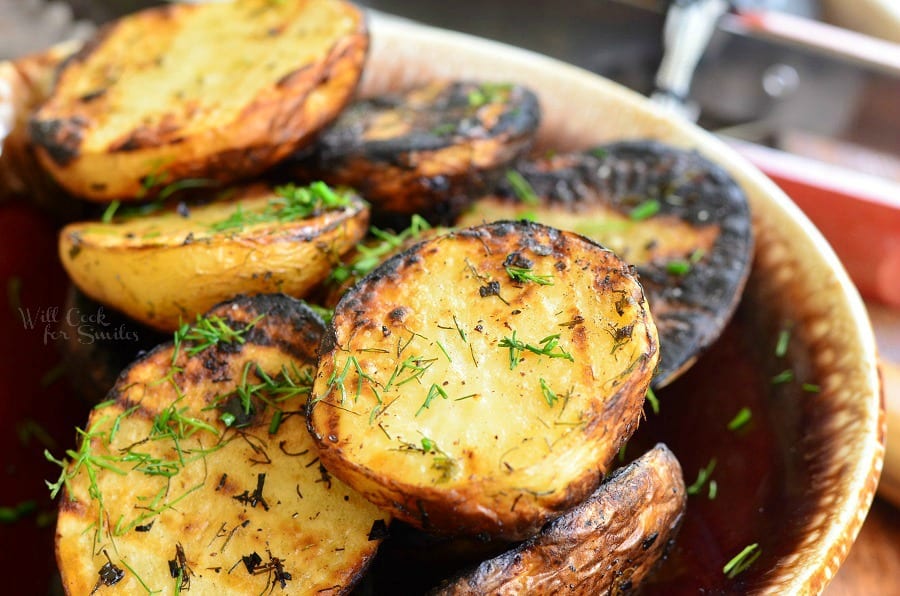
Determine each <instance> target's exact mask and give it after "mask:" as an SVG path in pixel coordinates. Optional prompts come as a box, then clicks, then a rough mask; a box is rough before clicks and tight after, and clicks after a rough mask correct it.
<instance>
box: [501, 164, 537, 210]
mask: <svg viewBox="0 0 900 596" xmlns="http://www.w3.org/2000/svg"><path fill="white" fill-rule="evenodd" d="M506 181H507V182H509V185H510V186H512V190H513V194H515V195H516V198H517V199H519V200H520V201H522V202H523V203H525V204H526V205H537V204H539V203H540V199H538V196H537V193H536V192H534V187H532V186H531V183H530V182H528V180H526V179H525V176H523V175H522V174H520V173H519V172H517V171H516V170H507V171H506Z"/></svg>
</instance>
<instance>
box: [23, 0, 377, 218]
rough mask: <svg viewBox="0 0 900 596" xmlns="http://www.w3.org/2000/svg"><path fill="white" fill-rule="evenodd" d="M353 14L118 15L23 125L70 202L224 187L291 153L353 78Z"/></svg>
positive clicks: (221, 5) (341, 99)
mask: <svg viewBox="0 0 900 596" xmlns="http://www.w3.org/2000/svg"><path fill="white" fill-rule="evenodd" d="M367 49H368V33H367V30H366V27H365V21H364V19H363V16H362V13H361V12H360V11H359V9H357V8H356V7H354V6H353V5H352V4H350V3H349V2H342V1H339V0H304V1H302V2H300V1H292V2H273V1H272V0H240V1H237V2H208V3H199V4H173V5H168V6H165V7H161V8H153V9H148V10H145V11H143V12H138V13H135V14H133V15H129V16H126V17H123V18H122V19H120V20H119V21H116V22H115V23H113V24H111V25H109V26H107V27H105V28H103V29H101V30H100V31H99V32H98V33H97V36H96V37H95V38H94V39H93V40H91V41H89V42H88V43H87V44H86V45H85V47H84V48H83V49H82V50H81V51H80V52H79V53H78V54H76V55H75V57H74V58H72V59H71V60H69V61H67V62H66V63H65V65H64V66H63V68H62V69H61V70H60V72H59V76H58V79H57V83H56V86H55V88H54V90H53V92H52V94H51V95H50V98H49V99H48V100H47V102H46V103H44V105H43V106H41V108H40V109H38V110H37V112H36V113H35V115H34V116H33V118H32V121H31V126H30V130H31V138H32V140H33V141H34V143H35V144H36V146H37V148H38V155H39V157H40V158H41V162H42V163H43V165H44V167H46V168H47V170H48V171H49V172H51V173H52V174H53V176H54V177H55V178H56V179H57V180H58V181H59V182H60V184H61V185H62V186H63V187H65V188H66V189H68V190H69V191H70V192H72V193H74V194H76V195H79V196H82V197H85V198H88V199H92V200H97V201H109V200H111V199H121V200H134V199H136V198H139V197H142V196H149V195H152V194H154V193H155V192H158V191H159V190H161V189H162V188H164V187H166V186H167V185H169V184H171V183H173V182H176V181H178V180H183V179H186V178H200V179H209V180H215V181H220V182H230V181H233V180H237V179H240V178H245V177H248V176H252V175H255V174H258V173H259V172H261V171H263V170H264V169H266V168H268V167H269V166H271V165H273V164H274V163H276V162H278V161H279V160H281V159H282V158H284V157H286V156H287V155H289V154H290V153H291V152H292V151H294V150H296V149H297V148H298V147H301V146H303V145H304V144H306V143H307V142H309V140H311V139H312V137H313V136H314V135H315V134H316V133H317V132H318V131H319V130H320V129H321V128H322V127H323V126H324V125H325V124H327V123H329V122H331V120H332V119H334V118H335V117H336V116H337V114H338V113H339V112H340V111H341V109H343V107H344V105H345V104H346V102H347V101H348V100H349V98H350V96H351V95H352V93H353V91H354V89H355V87H356V84H357V82H358V80H359V77H360V74H361V72H362V66H363V62H364V60H365V56H366V52H367Z"/></svg>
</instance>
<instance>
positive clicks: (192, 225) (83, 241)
mask: <svg viewBox="0 0 900 596" xmlns="http://www.w3.org/2000/svg"><path fill="white" fill-rule="evenodd" d="M368 221H369V220H368V207H367V206H366V204H365V203H364V202H363V201H362V200H360V199H359V198H358V197H356V196H355V195H353V194H352V193H350V192H349V191H343V190H339V191H335V190H332V189H330V188H329V187H327V186H325V185H324V184H321V183H319V184H315V183H314V184H313V185H310V186H309V187H296V186H292V185H287V186H283V187H276V188H274V189H273V188H271V187H269V186H266V185H261V184H260V185H253V186H250V187H244V188H242V189H238V190H235V191H234V192H232V193H230V194H229V195H227V196H226V198H223V199H221V200H217V201H215V202H211V203H207V204H203V205H197V206H185V205H181V206H178V207H176V206H174V205H173V206H171V207H169V208H168V209H165V210H163V211H161V212H157V213H153V214H150V215H143V216H134V217H127V216H121V217H118V218H116V219H114V220H112V221H110V222H80V223H75V224H70V225H68V226H66V227H65V228H64V229H63V230H62V232H61V233H60V240H59V253H60V258H61V260H62V263H63V266H64V267H65V269H66V272H67V273H68V274H69V276H70V277H71V278H72V281H73V282H74V283H75V284H76V285H77V286H78V287H79V288H80V289H81V290H82V291H83V292H84V293H85V294H87V295H88V296H90V297H91V298H93V299H94V300H97V301H98V302H101V303H103V304H107V305H109V306H112V307H114V308H116V309H118V310H120V311H122V312H123V313H126V314H128V315H129V316H131V317H132V318H134V319H136V320H137V321H140V322H141V323H144V324H145V325H149V326H151V327H153V328H155V329H160V330H163V331H173V330H175V329H177V328H178V327H179V325H180V324H181V322H183V321H191V320H193V318H194V317H195V316H196V315H197V314H199V313H203V312H205V311H206V310H208V309H209V308H211V307H212V306H214V305H215V304H217V303H219V302H221V301H223V300H228V299H230V298H233V297H234V296H237V295H238V294H255V293H266V292H284V293H287V294H290V295H292V296H298V297H302V296H303V295H305V294H306V292H307V291H308V290H309V289H310V288H312V287H313V286H315V285H317V284H319V283H320V282H321V281H322V280H324V279H325V278H326V277H327V276H328V273H329V271H330V270H331V267H332V263H334V262H335V261H337V260H338V258H339V257H340V255H342V254H344V253H346V252H347V251H349V250H350V249H352V248H353V247H354V246H355V245H356V243H357V242H359V240H360V239H362V238H363V237H364V236H365V233H366V230H367V229H368Z"/></svg>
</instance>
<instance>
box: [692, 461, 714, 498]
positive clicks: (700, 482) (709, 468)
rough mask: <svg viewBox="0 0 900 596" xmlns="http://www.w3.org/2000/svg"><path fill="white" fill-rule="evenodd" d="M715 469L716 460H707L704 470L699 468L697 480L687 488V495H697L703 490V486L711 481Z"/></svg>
mask: <svg viewBox="0 0 900 596" xmlns="http://www.w3.org/2000/svg"><path fill="white" fill-rule="evenodd" d="M715 469H716V458H712V459H711V460H709V463H708V464H706V467H705V468H700V471H699V472H697V479H696V480H695V481H694V483H693V484H692V485H690V486H689V487H687V494H689V495H699V494H700V491H701V490H703V487H704V485H706V483H707V482H708V481H710V480H711V477H712V473H713V470H715Z"/></svg>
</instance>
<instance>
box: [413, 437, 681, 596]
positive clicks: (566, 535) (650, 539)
mask: <svg viewBox="0 0 900 596" xmlns="http://www.w3.org/2000/svg"><path fill="white" fill-rule="evenodd" d="M686 506H687V493H686V490H685V486H684V478H683V477H682V473H681V466H680V465H679V464H678V460H677V459H675V456H674V455H673V454H672V452H671V451H669V449H668V448H667V447H666V446H665V445H661V444H660V445H657V446H656V447H654V448H653V449H652V450H650V451H649V452H647V453H646V454H645V455H643V456H642V457H640V458H638V459H637V460H636V461H634V462H633V463H632V464H630V465H629V466H627V467H625V468H622V469H620V470H617V471H616V472H615V473H614V474H612V475H611V476H610V477H609V478H608V479H607V480H606V481H605V482H604V483H603V484H602V485H600V488H599V489H597V491H596V492H595V493H594V494H593V495H591V496H590V498H588V499H587V500H586V501H585V502H584V503H581V504H580V505H578V506H577V507H575V508H574V509H572V510H571V511H567V512H566V513H565V514H563V515H562V516H560V517H558V518H557V519H555V520H553V521H552V522H550V523H549V524H548V525H547V526H546V527H545V528H543V529H542V530H541V533H540V534H538V535H537V536H535V537H534V538H532V539H530V540H528V541H526V542H524V543H522V544H521V545H519V546H517V547H516V548H514V549H512V550H510V551H507V552H505V553H503V554H502V555H500V556H498V557H495V558H493V559H490V560H488V561H485V562H483V563H481V564H480V565H479V566H478V567H477V568H476V569H474V570H472V571H471V572H469V573H466V574H464V575H462V576H461V577H458V578H456V579H455V580H453V581H449V582H446V583H444V584H443V585H442V586H440V587H439V588H437V589H435V590H434V591H432V592H431V596H464V595H465V596H478V595H480V594H496V595H510V596H512V595H515V594H529V595H534V596H539V595H543V594H559V593H566V594H585V595H587V594H623V593H630V592H632V590H633V589H635V588H637V587H638V585H639V584H640V582H641V580H642V579H643V578H644V577H646V576H647V574H648V573H650V572H651V571H652V570H653V568H654V566H655V565H656V563H658V562H659V560H660V558H661V557H663V556H664V555H665V552H666V550H667V549H668V546H669V544H670V543H671V541H672V540H673V539H674V537H675V533H676V532H677V530H678V528H679V526H680V525H681V519H682V517H683V516H684V511H685V508H686Z"/></svg>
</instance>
